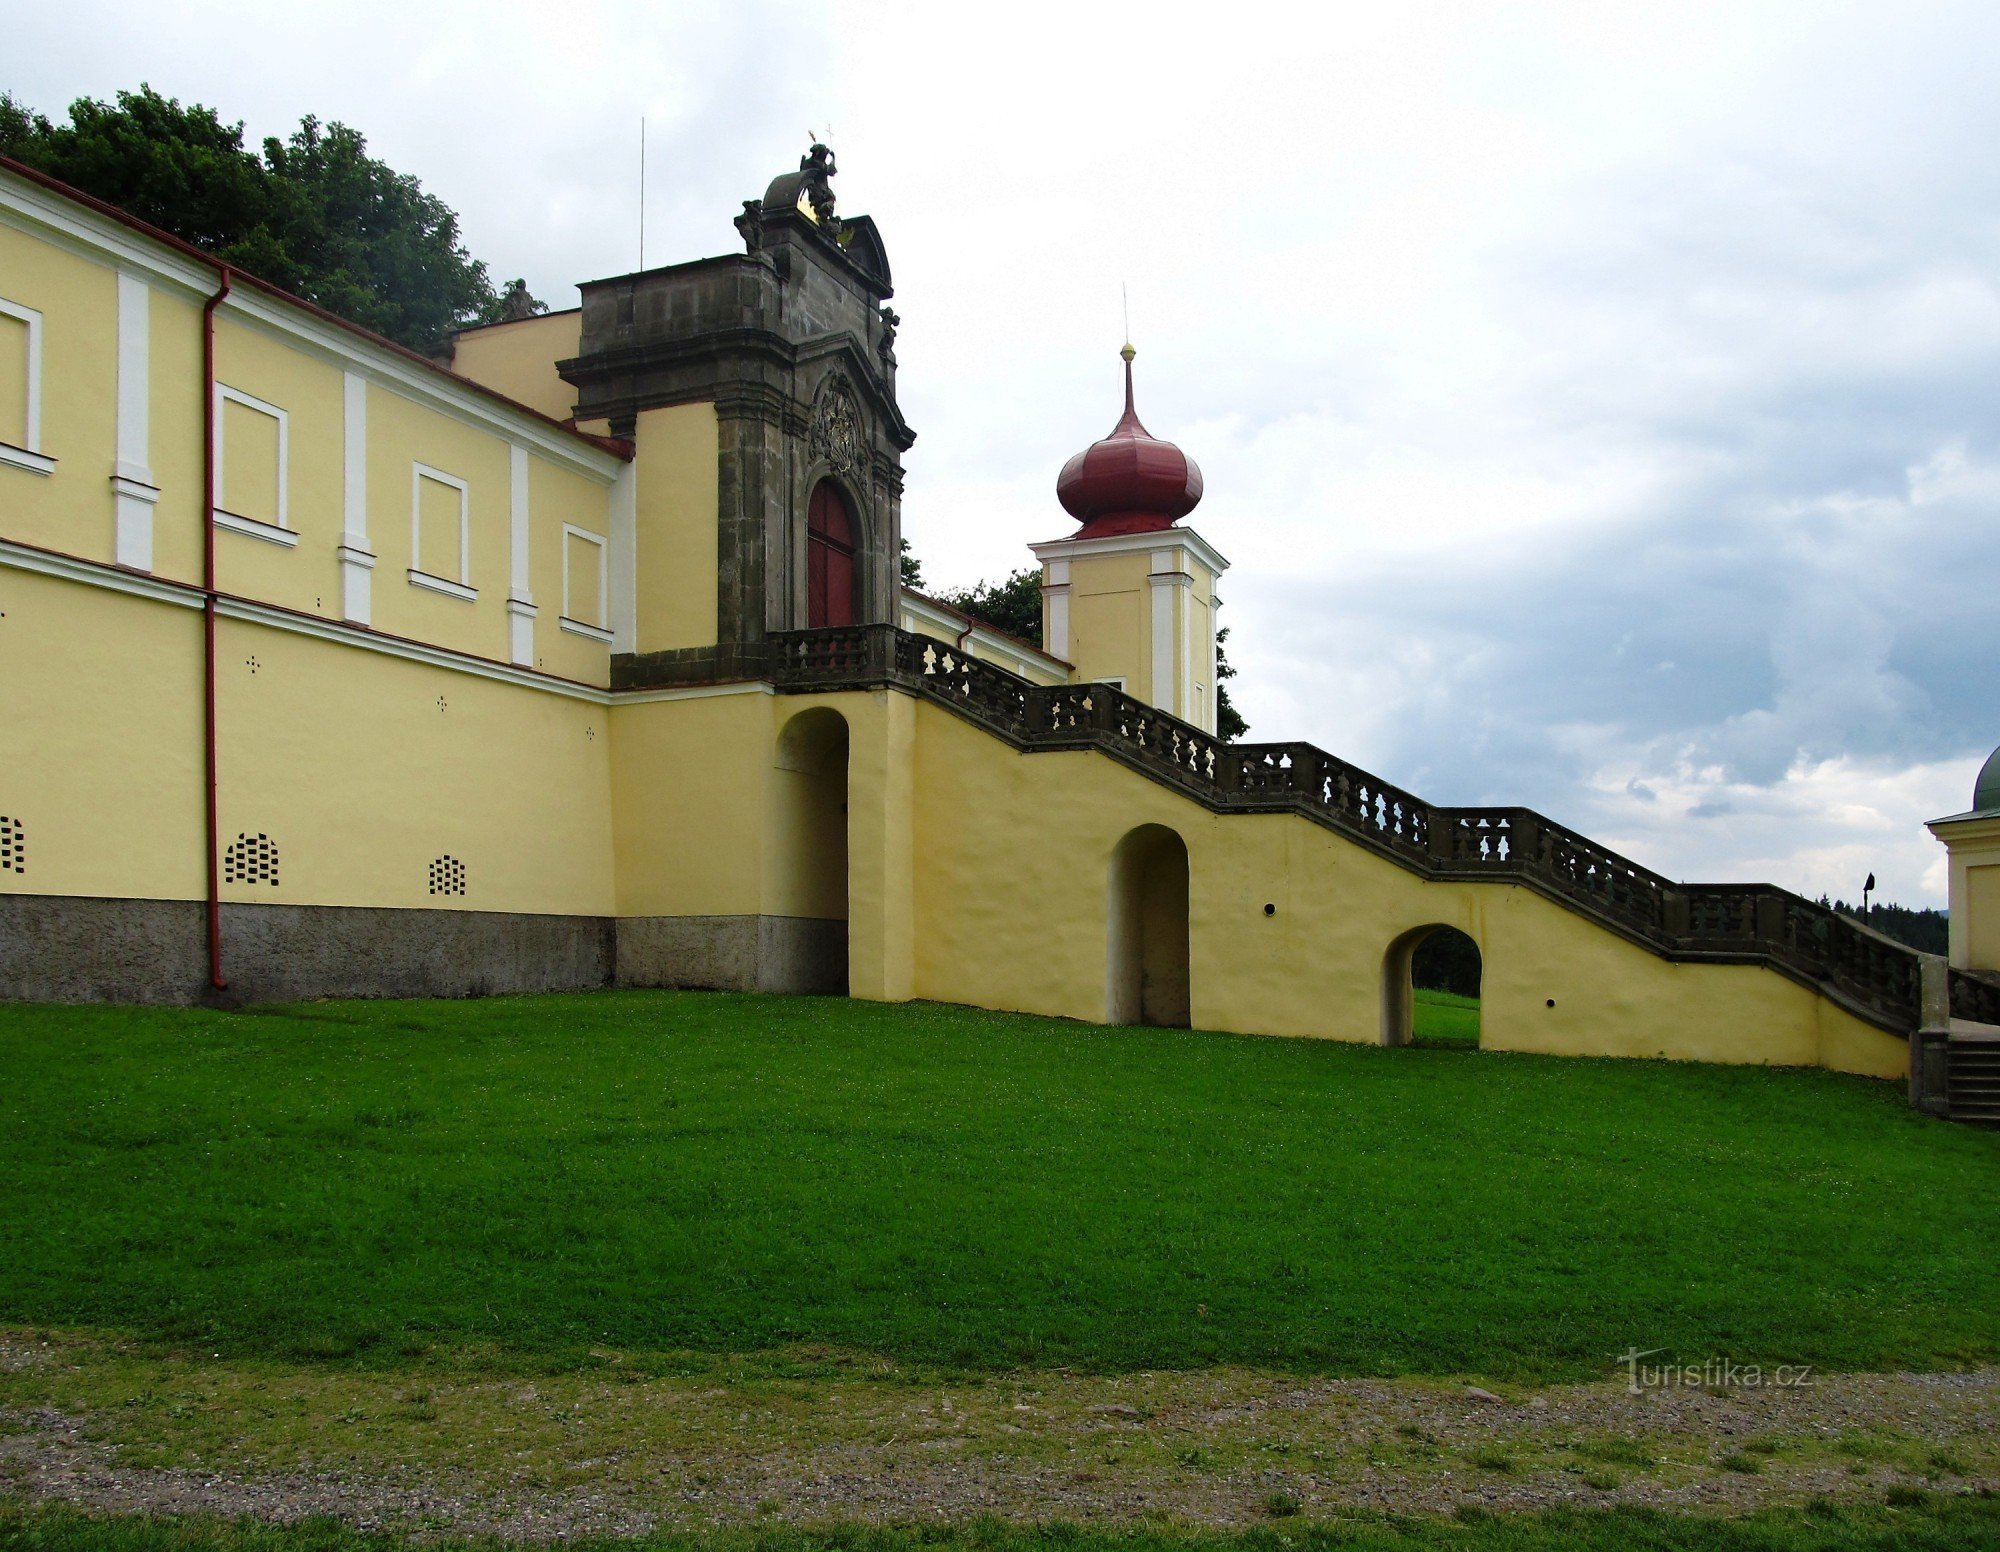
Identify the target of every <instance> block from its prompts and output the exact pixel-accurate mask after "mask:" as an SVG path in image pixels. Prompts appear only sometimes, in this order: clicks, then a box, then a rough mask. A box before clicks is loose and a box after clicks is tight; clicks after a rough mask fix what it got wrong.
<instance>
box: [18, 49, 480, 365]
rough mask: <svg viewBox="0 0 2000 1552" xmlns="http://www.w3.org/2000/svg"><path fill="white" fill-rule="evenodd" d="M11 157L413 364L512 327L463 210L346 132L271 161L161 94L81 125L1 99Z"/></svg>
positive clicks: (312, 139)
mask: <svg viewBox="0 0 2000 1552" xmlns="http://www.w3.org/2000/svg"><path fill="white" fill-rule="evenodd" d="M0 153H4V154H5V155H7V156H11V157H13V158H14V159H15V160H16V161H20V162H25V163H26V164H27V165H28V166H30V167H34V168H36V169H38V170H39V171H42V172H45V173H47V174H49V176H51V177H53V178H59V179H61V180H62V181H63V182H64V183H68V184H70V185H72V186H74V187H76V188H79V189H81V190H83V192H84V193H86V194H93V195H95V196H96V197H97V198H99V199H102V200H105V201H106V202H108V203H110V204H113V205H116V206H118V207H119V208H120V209H121V210H124V211H126V212H128V213H129V214H131V215H134V216H137V217H138V218H139V219H140V220H142V221H146V222H149V223H151V224H152V225H154V226H157V227H160V228H162V229H163V230H165V231H168V232H171V233H173V235H174V236H176V237H179V238H181V239H183V240H184V241H186V242H190V243H193V244H194V245H195V246H197V247H199V248H202V249H204V250H205V251H207V252H208V253H211V254H213V255H214V256H215V257H216V258H218V259H220V260H222V261H223V262H224V263H227V264H231V265H234V266H236V267H238V268H240V269H242V270H244V271H246V272H248V273H249V274H252V275H255V276H257V277H258V278H259V279H261V280H267V281H269V282H270V283H271V284H273V285H276V286H282V287H283V288H284V289H285V290H287V291H291V292H294V293H295V294H297V295H299V296H302V297H304V298H305V299H306V300H307V301H310V302H316V303H318V304H319V305H320V306H321V307H324V308H326V309H327V310H328V311H329V312H333V313H337V314H339V315H340V316H341V317H343V318H346V319H348V320H350V321H351V322H354V323H358V324H360V325H361V326H362V327H363V328H365V329H371V330H373V331H374V332H376V333H378V334H383V335H386V336H387V337H388V338H390V339H393V340H396V341H398V342H399V343H401V344H404V345H407V346H409V347H410V348H411V349H413V350H420V351H425V352H435V351H438V350H440V349H442V348H443V346H444V344H445V342H446V340H447V338H448V336H449V335H450V333H451V331H452V330H453V329H454V328H458V327H462V326H464V325H466V324H468V323H476V322H484V321H487V320H490V319H493V318H496V317H498V316H499V311H500V306H501V302H500V298H499V296H498V295H497V294H496V292H495V290H494V288H493V283H492V281H491V280H490V279H489V278H488V276H487V272H486V266H485V265H484V264H482V263H480V262H479V261H478V260H477V259H474V258H472V257H471V256H470V255H469V254H467V252H466V251H465V249H464V247H463V245H462V244H461V243H460V241H459V233H458V217H457V216H456V215H455V214H454V213H453V212H452V210H451V208H450V207H449V206H448V205H446V204H445V203H444V202H443V201H442V200H440V199H438V198H437V197H436V196H435V195H432V194H427V193H425V192H424V189H423V186H422V184H420V183H419V182H418V181H417V180H416V179H415V178H413V177H410V176H409V175H408V174H405V173H399V172H397V171H396V170H395V169H394V168H392V167H390V166H388V165H387V164H386V163H384V162H382V161H379V160H378V159H376V158H375V157H372V156H370V155H368V142H367V141H366V140H365V139H364V138H363V137H362V135H361V134H360V132H359V131H357V130H354V129H350V128H349V127H348V126H347V125H345V124H328V125H325V126H322V125H321V124H320V122H319V120H317V119H315V118H312V117H307V118H305V119H302V120H301V121H300V123H299V127H298V128H297V129H296V130H295V131H294V132H293V133H292V136H291V138H290V139H289V140H283V141H281V140H278V139H276V138H272V139H268V140H266V141H265V142H264V145H263V154H262V156H261V157H260V156H258V155H257V154H256V153H255V152H253V151H251V150H249V149H247V148H246V147H245V146H244V144H243V126H242V124H241V123H236V124H225V123H223V122H222V120H221V119H220V118H219V117H218V116H217V114H216V112H215V110H214V109H213V108H206V107H203V106H201V105H200V104H198V103H196V104H191V105H189V106H187V107H183V106H182V105H181V104H180V103H179V102H178V101H177V100H175V99H174V98H171V97H163V96H161V95H160V94H159V93H158V92H155V91H154V90H153V89H152V88H151V87H150V86H141V87H140V88H139V90H138V91H136V92H120V93H119V94H118V100H117V101H116V102H115V103H105V102H96V101H93V100H92V99H90V98H87V97H84V98H78V99H77V100H76V101H75V102H73V103H71V104H70V108H69V120H68V122H67V123H57V122H52V121H51V120H49V119H47V118H45V117H43V116H42V115H41V114H39V113H34V112H32V111H30V110H29V109H28V108H27V107H25V106H24V105H23V104H21V103H20V102H18V101H16V100H15V99H14V98H13V97H11V96H0Z"/></svg>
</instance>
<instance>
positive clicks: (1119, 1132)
mask: <svg viewBox="0 0 2000 1552" xmlns="http://www.w3.org/2000/svg"><path fill="white" fill-rule="evenodd" d="M0 1073H4V1074H5V1075H6V1082H5V1084H4V1085H0V1203H4V1208H0V1321H7V1322H14V1323H31V1324H46V1325H55V1326H88V1327H101V1328H109V1329H112V1330H120V1331H127V1332H132V1333H136V1334H139V1335H141V1336H146V1337H157V1338H163V1339H167V1340H173V1341H180V1342H189V1341H194V1340H199V1341H200V1342H201V1343H202V1344H203V1345H204V1346H211V1345H212V1347H213V1349H214V1350H217V1351H222V1350H228V1351H232V1352H238V1353H254V1352H265V1353H274V1354H279V1355H285V1356H291V1357H300V1356H319V1357H341V1356H347V1355H357V1354H358V1355H360V1356H362V1357H363V1358H364V1359H367V1360H369V1361H376V1360H381V1361H394V1360H395V1359H396V1358H397V1355H398V1354H402V1353H408V1352H417V1351H421V1350H422V1348H423V1347H424V1346H425V1345H427V1344H457V1343H488V1344H493V1345H496V1346H498V1347H500V1348H502V1349H507V1350H511V1351H513V1352H515V1353H518V1354H523V1355H528V1356H531V1357H532V1358H533V1360H534V1361H536V1362H545V1361H569V1360H570V1359H573V1358H577V1357H580V1356H581V1355H583V1354H584V1353H585V1352H587V1350H588V1349H589V1348H591V1347H593V1346H602V1347H610V1348H615V1349H618V1350H620V1351H622V1352H626V1353H640V1354H644V1353H654V1354H667V1353H672V1352H676V1351H694V1352H705V1353H715V1352H723V1351H743V1350H752V1349H761V1348H765V1347H770V1346H779V1345H784V1344H792V1343H809V1344H832V1345H834V1346H838V1347H844V1348H858V1349H865V1350H870V1351H874V1352H879V1353H883V1354H887V1355H889V1356H891V1357H893V1358H895V1359H898V1360H901V1361H904V1362H910V1363H917V1364H941V1365H946V1366H953V1367H966V1368H987V1367H993V1366H1002V1365H1008V1366H1011V1365H1015V1364H1022V1363H1033V1364H1044V1365H1052V1364H1072V1365H1079V1366H1089V1367H1096V1368H1107V1369H1115V1368H1145V1367H1155V1366H1158V1367H1165V1366H1186V1365H1197V1364H1205V1363H1216V1362H1242V1363H1252V1364H1263V1365H1273V1366H1280V1367H1289V1368H1295V1369H1300V1370H1334V1371H1346V1372H1431V1373H1480V1374H1486V1375H1493V1376H1498V1377H1520V1378H1548V1377H1566V1376H1586V1375H1597V1374H1603V1373H1605V1372H1607V1371H1608V1368H1609V1358H1610V1355H1611V1354H1613V1353H1616V1352H1618V1351H1620V1350H1622V1349H1625V1348H1627V1347H1632V1346H1637V1347H1640V1348H1664V1349H1668V1350H1669V1352H1670V1353H1671V1354H1672V1355H1674V1356H1676V1357H1678V1358H1680V1359H1681V1360H1683V1361H1698V1360H1700V1359H1702V1358H1706V1357H1709V1356H1721V1357H1726V1358H1730V1359H1735V1360H1738V1361H1742V1362H1753V1361H1754V1362H1764V1363H1779V1362H1786V1363H1816V1364H1820V1365H1822V1366H1834V1367H1847V1368H1887V1367H1892V1366H1903V1365H1916V1366H1935V1365H1949V1364H1952V1363H1954V1362H1958V1361H1980V1362H1992V1361H1994V1360H1996V1359H2000V1303H1996V1301H1995V1300H1994V1299H1993V1297H1992V1292H1993V1287H1992V1272H1993V1265H1994V1235H1995V1229H1996V1227H2000V1136H1996V1135H1995V1134H1992V1133H1983V1132H1977V1131H1972V1130H1969V1129H1966V1128H1963V1127H1954V1126H1950V1125H1946V1124H1943V1123H1939V1122H1935V1121H1928V1120H1924V1119H1921V1118H1919V1117H1918V1116H1916V1115H1915V1114H1913V1113H1912V1112H1911V1111H1910V1110H1909V1109H1907V1108H1906V1106H1905V1105H1904V1103H1903V1099H1902V1095H1901V1093H1900V1092H1899V1091H1898V1089H1897V1088H1896V1087H1895V1086H1894V1085H1891V1084H1885V1083H1876V1082H1870V1081H1867V1080H1863V1079H1858V1078H1848V1077H1842V1076H1839V1075H1835V1074H1829V1073H1823V1072H1810V1071H1760V1070H1756V1069H1749V1068H1734V1069H1732V1068H1722V1067H1702V1066H1694V1065H1675V1064H1665V1063H1641V1062H1613V1061H1581V1060H1562V1059H1557V1058H1545V1057H1529V1056H1510V1055H1502V1054H1497V1053H1490V1052H1476V1051H1463V1050H1452V1051H1445V1050H1429V1049H1420V1048H1411V1049H1404V1050H1384V1049H1380V1048H1375V1047H1356V1046H1345V1045H1339V1044H1334V1043H1330V1042H1314V1041H1300V1040H1262V1039H1248V1038H1241V1037H1232V1036H1225V1035H1215V1034H1205V1033H1190V1032H1187V1031H1167V1030H1136V1029H1103V1028H1098V1027H1095V1026H1090V1025H1083V1024H1073V1023H1067V1022H1062V1021H1057V1020H1048V1019H1037V1018H1027V1017H1018V1016H1010V1015H1004V1014H994V1013H984V1012H979V1011H975V1010H969V1009H963V1008H953V1007H944V1006H937V1005H929V1004H916V1005H910V1006H903V1007H889V1006H881V1005H876V1004H868V1003H858V1002H846V1001H841V1000H827V999H775V998H755V997H742V996H729V995H720V994H698V993H695V994H675V993H649V992H616V993H599V994H593V995H585V996H571V997H547V998H538V999H500V1000H492V1001H483V1002H403V1003H321V1004H312V1005H306V1006H300V1007H295V1008H279V1009H266V1010H261V1011H258V1012H255V1013H249V1014H219V1013H207V1012H199V1011H178V1010H175V1011H166V1010H132V1009H104V1008H80V1009H62V1008H27V1007H20V1006H0Z"/></svg>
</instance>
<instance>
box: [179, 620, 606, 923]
mask: <svg viewBox="0 0 2000 1552" xmlns="http://www.w3.org/2000/svg"><path fill="white" fill-rule="evenodd" d="M219 636H220V643H219V658H220V662H221V664H222V673H221V675H220V678H219V682H218V701H217V719H218V723H219V726H220V729H221V747H222V755H221V760H220V770H221V782H220V791H221V805H220V817H221V827H222V835H223V839H224V841H225V843H227V842H228V841H230V840H233V839H234V838H235V837H236V836H238V835H239V834H249V835H256V834H259V833H263V834H266V835H269V836H270V837H271V838H272V840H274V841H275V842H276V843H277V845H278V847H279V852H280V857H281V859H282V863H283V867H282V871H281V874H280V883H279V886H278V887H277V888H269V887H262V886H255V885H245V884H233V885H232V884H225V885H224V888H223V898H224V899H226V900H244V901H261V902H266V903H277V904H283V903H290V904H309V905H375V906H404V907H439V908H443V909H451V910H473V911H520V912H531V913H555V914H569V913H577V914H584V915H608V914H610V912H611V911H612V909H613V903H614V898H615V891H614V888H613V881H612V855H613V851H612V832H611V782H610V764H611V757H610V742H611V740H610V730H609V726H608V722H607V719H606V717H605V708H604V707H602V706H595V705H592V704H590V703H589V702H587V701H581V700H577V699H573V698H570V697H567V696H561V695H555V694H550V693H548V692H546V691H540V690H533V689H527V688H524V687H521V686H518V685H512V684H506V683H500V682H497V681H494V680H491V679H486V678H482V677H479V676H477V675H473V674H467V673H461V672H456V671H453V670H450V669H445V668H438V667H432V666H430V665H428V664H424V663H415V662H409V661H406V660H404V659H400V658H396V657H392V656H389V655H387V654H384V653H379V652H371V651H366V650H363V649H359V648H355V647H350V646H346V645H343V644H341V643H338V642H333V641H326V640H322V639H319V638H317V637H313V636H308V635H302V634H299V633H297V632H292V631H281V630H274V629H271V628H269V627H266V626H262V625H258V624H254V623H251V622H248V621H239V620H224V621H222V622H220V625H219ZM253 656H254V657H255V658H256V660H257V668H256V671H255V672H254V673H253V672H251V671H250V669H249V667H248V659H250V658H251V657H253ZM445 856H450V857H452V858H455V859H457V860H458V861H459V862H461V863H463V864H464V866H465V872H466V881H467V887H466V892H465V894H464V895H463V896H436V895H433V894H431V892H430V872H429V870H430V865H431V864H432V863H433V862H434V861H436V860H438V859H439V858H441V857H445Z"/></svg>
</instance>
